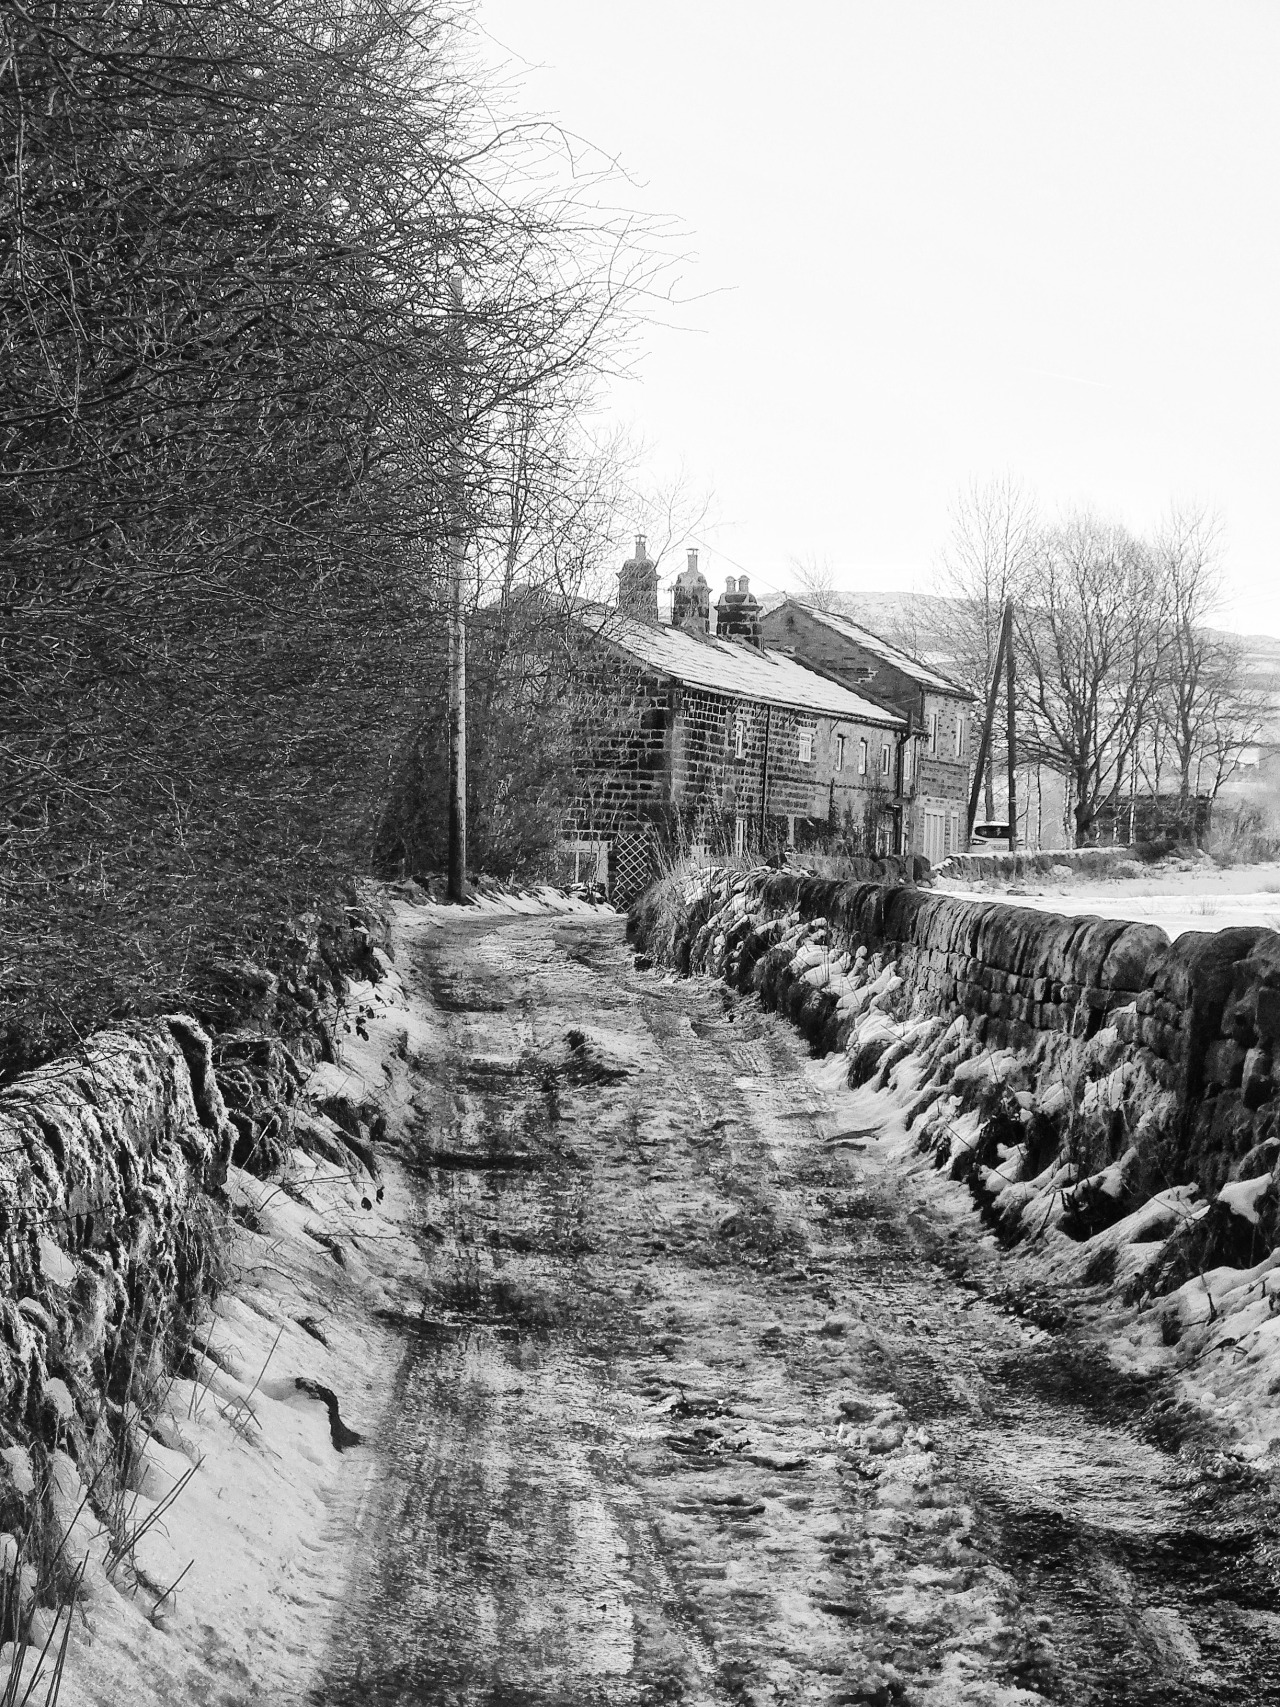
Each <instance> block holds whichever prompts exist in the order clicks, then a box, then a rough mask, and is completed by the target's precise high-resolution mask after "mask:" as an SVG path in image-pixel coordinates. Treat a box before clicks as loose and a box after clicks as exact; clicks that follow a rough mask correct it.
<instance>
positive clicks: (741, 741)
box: [733, 718, 747, 852]
mask: <svg viewBox="0 0 1280 1707" xmlns="http://www.w3.org/2000/svg"><path fill="white" fill-rule="evenodd" d="M733 756H734V758H735V759H745V758H746V756H747V731H746V728H745V727H744V725H743V722H742V719H741V718H739V719H738V721H737V722H736V723H735V724H734V726H733ZM739 852H741V849H739Z"/></svg>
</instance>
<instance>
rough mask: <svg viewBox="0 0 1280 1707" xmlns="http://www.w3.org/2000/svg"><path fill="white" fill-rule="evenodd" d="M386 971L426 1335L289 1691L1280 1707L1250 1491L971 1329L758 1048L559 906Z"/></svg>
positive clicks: (990, 1284)
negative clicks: (337, 1622) (436, 1038)
mask: <svg viewBox="0 0 1280 1707" xmlns="http://www.w3.org/2000/svg"><path fill="white" fill-rule="evenodd" d="M418 971H419V975H420V979H421V983H422V987H423V988H424V990H425V991H426V992H428V993H429V995H430V996H431V997H432V998H433V999H434V1000H435V1002H436V1004H437V1006H438V1007H439V1008H440V1009H442V1010H443V1012H444V1014H445V1016H446V1018H447V1024H448V1028H449V1036H450V1043H451V1049H452V1051H453V1060H452V1063H451V1070H450V1071H448V1072H446V1073H442V1072H440V1071H439V1069H438V1067H437V1068H436V1069H435V1070H433V1071H432V1072H431V1073H430V1074H429V1075H428V1074H427V1073H425V1072H424V1075H423V1088H422V1097H421V1101H422V1118H421V1121H420V1126H419V1131H418V1133H417V1135H416V1137H415V1141H414V1145H413V1149H412V1152H411V1153H410V1154H408V1155H406V1156H405V1157H404V1158H403V1160H404V1161H405V1162H406V1163H408V1164H409V1165H410V1166H411V1168H412V1170H413V1172H414V1177H415V1180H416V1182H417V1190H418V1192H419V1195H420V1215H421V1251H422V1275H421V1306H420V1312H419V1314H418V1316H417V1317H407V1318H403V1319H400V1320H399V1321H398V1324H397V1327H398V1331H399V1332H400V1333H401V1334H402V1335H403V1340H404V1356H403V1360H402V1363H401V1368H400V1375H399V1380H398V1384H397V1390H396V1392H395V1394H394V1395H393V1396H392V1399H391V1402H390V1403H389V1404H388V1406H387V1409H386V1413H385V1419H384V1425H383V1429H382V1433H381V1438H380V1440H379V1441H378V1443H377V1448H378V1451H379V1454H380V1465H381V1471H380V1476H379V1480H378V1485H377V1488H376V1491H375V1493H374V1496H373V1497H372V1498H371V1500H370V1501H369V1504H368V1508H367V1516H366V1525H365V1529H364V1531H363V1533H362V1534H361V1536H360V1538H359V1551H360V1559H361V1563H360V1566H359V1569H358V1570H357V1572H356V1574H355V1576H354V1578H353V1583H352V1590H351V1595H350V1598H349V1604H348V1607H347V1611H346V1615H345V1617H344V1619H343V1621H342V1624H341V1627H340V1629H339V1631H338V1633H337V1637H336V1639H335V1643H334V1647H333V1650H332V1653H331V1656H330V1662H329V1665H328V1667H327V1670H328V1674H329V1676H330V1677H331V1679H332V1680H333V1681H332V1683H331V1686H330V1687H329V1689H328V1690H327V1691H326V1692H325V1693H324V1694H323V1695H322V1696H318V1697H316V1699H317V1701H321V1702H323V1703H325V1704H327V1707H348V1704H351V1707H354V1704H355V1703H357V1702H359V1703H367V1704H369V1707H391V1704H400V1703H428V1702H430V1703H433V1704H435V1703H438V1704H441V1707H454V1704H455V1703H456V1704H459V1707H460V1704H463V1703H466V1704H468V1707H471V1704H474V1707H480V1704H485V1707H525V1704H528V1707H533V1704H535V1703H537V1704H539V1707H544V1704H546V1707H550V1704H553V1703H554V1704H557V1707H560V1704H563V1707H596V1704H599V1707H605V1704H608V1707H629V1704H633V1703H634V1704H637V1707H638V1704H641V1703H657V1702H667V1701H670V1702H676V1701H681V1702H688V1703H708V1704H710V1703H729V1702H743V1701H746V1702H751V1703H760V1704H762V1707H763V1704H764V1703H770V1704H772V1703H783V1702H785V1703H827V1702H883V1703H888V1702H892V1701H904V1702H919V1703H926V1702H936V1703H943V1702H982V1703H988V1702H989V1703H1008V1704H1010V1707H1012V1704H1014V1703H1020V1704H1030V1703H1033V1702H1036V1701H1039V1700H1044V1701H1053V1702H1062V1703H1090V1704H1092V1703H1097V1704H1099V1707H1101V1704H1103V1703H1122V1702H1123V1703H1150V1704H1152V1707H1156V1704H1157V1703H1158V1704H1161V1707H1173V1704H1180V1703H1192V1702H1204V1703H1224V1704H1225V1703H1246V1702H1248V1703H1253V1702H1257V1703H1264V1702H1280V1666H1278V1665H1277V1660H1280V1617H1278V1616H1277V1614H1276V1613H1275V1612H1274V1611H1273V1610H1272V1608H1274V1607H1276V1606H1277V1605H1280V1600H1278V1599H1277V1577H1278V1574H1280V1542H1278V1540H1277V1524H1276V1510H1275V1502H1274V1497H1273V1492H1272V1489H1271V1488H1270V1486H1269V1484H1267V1483H1264V1482H1262V1481H1261V1480H1259V1479H1257V1478H1256V1477H1253V1476H1252V1475H1249V1474H1246V1473H1244V1472H1243V1471H1242V1469H1241V1467H1240V1466H1239V1465H1238V1464H1236V1463H1234V1462H1233V1461H1231V1460H1228V1459H1226V1458H1224V1457H1223V1456H1222V1455H1221V1454H1219V1453H1218V1452H1217V1451H1216V1449H1215V1445H1214V1442H1213V1441H1212V1440H1211V1439H1209V1438H1207V1437H1204V1436H1203V1435H1202V1434H1201V1433H1199V1432H1197V1431H1196V1429H1195V1427H1194V1423H1193V1419H1189V1418H1188V1417H1186V1416H1185V1415H1184V1414H1183V1413H1182V1412H1181V1411H1180V1410H1179V1409H1178V1407H1177V1406H1176V1405H1174V1404H1173V1402H1172V1397H1171V1395H1170V1394H1169V1393H1168V1392H1166V1391H1164V1390H1163V1389H1161V1388H1160V1387H1159V1386H1158V1385H1153V1384H1151V1383H1144V1382H1141V1381H1137V1380H1134V1379H1132V1378H1125V1379H1121V1378H1119V1377H1111V1376H1109V1375H1108V1372H1107V1370H1106V1368H1105V1365H1104V1364H1103V1363H1102V1362H1101V1360H1100V1359H1099V1358H1098V1356H1097V1354H1096V1353H1095V1352H1093V1351H1092V1350H1090V1349H1089V1348H1088V1347H1087V1346H1085V1345H1083V1344H1082V1343H1080V1342H1079V1341H1078V1340H1077V1339H1076V1338H1075V1337H1074V1336H1073V1331H1072V1328H1071V1325H1070V1321H1071V1310H1070V1306H1069V1304H1068V1306H1067V1307H1066V1308H1065V1309H1063V1310H1056V1309H1055V1310H1052V1311H1050V1312H1049V1316H1050V1317H1051V1318H1052V1322H1053V1326H1054V1328H1055V1329H1056V1331H1053V1332H1049V1331H1046V1330H1045V1328H1043V1327H1038V1326H1036V1325H1035V1323H1034V1322H1032V1321H1030V1320H1028V1319H1026V1317H1025V1316H1022V1315H1019V1314H1018V1313H1017V1312H1016V1311H1011V1310H1009V1309H1007V1308H1001V1307H1000V1306H999V1305H998V1303H997V1302H996V1301H995V1297H996V1295H997V1294H998V1290H999V1267H998V1264H999V1258H998V1256H997V1255H996V1254H995V1253H994V1251H993V1250H992V1248H991V1246H990V1244H989V1242H988V1243H985V1244H984V1243H982V1242H981V1241H980V1240H979V1238H978V1235H977V1231H976V1228H975V1230H974V1232H973V1233H972V1235H970V1234H969V1233H967V1232H963V1231H962V1232H959V1233H957V1230H956V1229H955V1228H954V1227H952V1228H950V1229H948V1228H944V1227H942V1226H941V1225H939V1224H937V1223H936V1222H935V1221H934V1220H933V1219H931V1217H930V1215H928V1214H926V1213H924V1212H923V1211H922V1210H921V1209H920V1208H919V1206H918V1205H917V1204H916V1203H914V1202H913V1201H912V1199H911V1197H910V1196H909V1195H908V1194H907V1193H906V1191H905V1190H904V1188H902V1187H901V1186H900V1184H899V1183H898V1182H897V1181H896V1180H895V1177H894V1176H893V1175H892V1173H891V1172H889V1171H888V1170H887V1169H886V1168H885V1167H884V1166H883V1165H881V1164H880V1163H878V1161H877V1159H876V1155H875V1149H876V1140H875V1134H874V1132H868V1131H850V1130H847V1129H845V1128H842V1126H841V1124H840V1120H839V1115H838V1110H837V1109H836V1107H835V1106H834V1105H833V1104H832V1103H831V1101H830V1100H829V1099H828V1097H827V1095H826V1094H825V1093H824V1092H823V1091H822V1090H821V1089H820V1088H819V1085H818V1082H817V1079H816V1077H815V1075H814V1073H813V1072H812V1070H811V1069H810V1068H809V1066H808V1064H807V1063H806V1061H805V1058H804V1054H803V1046H802V1045H801V1044H800V1042H799V1040H798V1039H797V1038H795V1037H794V1036H793V1035H792V1034H791V1033H789V1032H788V1030H787V1029H786V1028H785V1026H783V1025H782V1024H781V1023H780V1022H778V1021H777V1020H775V1019H774V1018H772V1017H770V1016H767V1015H764V1014H762V1013H760V1012H759V1011H758V1009H757V1008H755V1007H754V1006H753V1004H752V1003H751V1002H747V1001H743V1000H741V999H739V998H737V997H735V996H732V995H730V994H729V993H727V992H726V991H724V990H722V989H718V988H716V987H715V986H711V985H706V984H691V983H685V984H668V983H664V982H663V981H662V980H661V979H660V978H659V977H658V976H657V975H655V974H653V973H651V972H637V971H635V970H633V968H632V962H631V957H630V955H629V954H628V952H627V950H626V947H625V944H624V943H623V941H622V933H621V924H620V921H612V920H606V919H599V918H595V917H584V918H581V919H578V918H570V919H564V918H561V919H553V918H546V917H537V918H514V919H509V920H505V921H502V922H500V923H495V921H494V920H493V919H487V920H474V919H467V918H466V917H465V916H464V917H461V918H459V919H458V920H456V921H451V922H449V923H447V924H446V925H445V926H443V927H442V929H441V930H440V931H439V932H438V933H437V934H436V935H435V937H434V939H433V945H432V947H431V949H430V951H429V952H428V953H427V954H426V957H425V960H424V964H423V965H422V966H421V967H420V968H419V969H418ZM1045 1319H1046V1316H1045V1314H1044V1313H1043V1312H1042V1314H1041V1316H1040V1320H1041V1321H1044V1320H1045Z"/></svg>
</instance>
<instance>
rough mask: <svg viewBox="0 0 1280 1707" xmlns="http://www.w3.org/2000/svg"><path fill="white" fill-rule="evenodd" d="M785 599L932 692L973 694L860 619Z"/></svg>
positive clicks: (787, 602)
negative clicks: (852, 618)
mask: <svg viewBox="0 0 1280 1707" xmlns="http://www.w3.org/2000/svg"><path fill="white" fill-rule="evenodd" d="M785 603H786V604H789V605H795V606H797V607H798V609H800V610H802V611H803V612H804V613H805V615H806V616H811V617H812V618H813V620H814V621H815V622H820V623H822V624H823V625H824V626H825V627H827V628H829V629H830V630H831V631H832V633H833V634H840V635H843V636H844V638H845V639H846V640H852V641H854V642H855V643H856V644H857V645H859V646H861V647H862V649H863V650H864V651H866V652H870V653H872V654H874V656H875V657H877V658H881V659H883V660H884V662H885V663H886V664H892V665H893V667H894V669H895V670H901V671H902V673H903V675H904V676H908V677H910V679H911V680H912V681H913V682H918V683H919V684H920V686H921V687H922V688H929V689H930V690H931V691H932V692H934V693H953V694H962V695H963V696H964V698H965V699H972V698H973V695H972V694H971V693H970V692H969V690H968V688H962V687H961V686H960V684H959V683H958V682H953V681H951V680H950V679H949V678H948V677H946V676H944V675H942V674H941V673H940V672H939V671H938V670H934V669H931V668H930V666H929V665H928V664H922V663H921V662H920V660H919V658H913V657H912V656H911V654H910V653H909V652H903V651H902V650H901V649H900V648H899V647H897V646H891V645H890V644H889V642H888V641H887V640H882V639H881V638H880V636H879V635H878V634H873V633H872V631H871V630H870V629H869V628H864V627H863V626H862V624H861V623H860V622H852V621H850V619H849V618H848V617H847V616H837V615H836V614H835V612H834V611H829V610H819V609H818V608H817V606H816V605H807V604H805V602H804V600H803V599H787V600H786V601H785ZM777 608H781V607H777Z"/></svg>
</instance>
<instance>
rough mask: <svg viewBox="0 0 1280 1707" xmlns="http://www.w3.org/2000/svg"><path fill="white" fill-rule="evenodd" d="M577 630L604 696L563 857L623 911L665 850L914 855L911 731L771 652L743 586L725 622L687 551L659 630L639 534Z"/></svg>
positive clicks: (724, 604)
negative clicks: (831, 841)
mask: <svg viewBox="0 0 1280 1707" xmlns="http://www.w3.org/2000/svg"><path fill="white" fill-rule="evenodd" d="M579 622H580V623H582V624H584V625H587V626H589V628H590V629H591V637H592V647H593V650H594V652H595V653H596V655H597V667H596V669H595V670H594V672H593V680H594V683H595V689H596V691H595V693H594V694H593V695H592V696H591V698H592V705H591V714H590V716H589V718H584V720H583V737H582V751H581V756H580V758H579V760H578V766H577V793H576V796H575V799H574V801H573V804H572V807H571V809H570V811H569V813H568V816H567V818H566V820H565V824H564V841H563V843H562V847H563V848H564V849H565V851H566V852H568V853H570V854H572V855H573V856H574V859H575V864H576V867H577V871H578V874H579V875H580V876H582V877H587V878H592V879H594V880H595V881H598V882H601V883H605V884H607V886H608V888H609V891H610V893H611V895H612V896H613V897H614V899H615V900H617V901H620V902H624V903H625V902H626V901H627V900H629V899H630V898H631V896H632V895H634V894H636V893H638V891H639V890H640V889H641V888H642V887H643V886H644V885H645V883H647V882H648V881H649V879H650V877H651V876H652V874H653V870H654V866H655V861H656V859H657V857H658V853H659V849H660V848H662V847H667V848H673V847H691V848H699V847H702V848H705V849H707V850H708V851H728V852H737V853H744V852H747V851H748V850H752V851H765V852H772V851H776V850H778V849H781V848H783V847H787V846H804V845H806V844H807V843H809V842H811V841H815V840H818V839H820V838H825V837H826V836H828V835H829V834H830V833H831V832H832V831H833V830H840V831H843V832H845V833H846V834H849V835H851V837H852V838H853V839H854V840H856V842H857V843H858V845H860V846H863V847H870V848H871V850H872V851H878V852H881V853H897V852H900V851H901V850H902V846H903V840H902V838H903V812H902V785H903V778H902V764H903V745H904V738H905V736H906V732H907V721H906V719H905V718H904V717H902V716H901V715H899V713H898V712H896V711H895V710H893V709H892V708H891V707H889V706H887V705H886V704H884V703H879V702H876V701H874V700H872V699H871V698H869V697H867V696H866V695H863V694H861V693H859V692H857V691H855V690H854V689H853V688H851V687H848V686H845V685H843V684H842V683H840V682H837V681H834V680H832V679H831V678H830V677H829V676H828V675H824V674H822V673H821V672H819V671H817V670H814V669H811V668H809V667H808V666H807V665H806V664H805V663H803V662H800V661H799V660H797V659H796V658H794V657H790V656H788V655H786V654H785V653H783V652H781V651H778V650H776V649H774V648H771V647H769V646H768V645H766V644H765V640H764V636H763V634H762V630H761V611H760V605H759V602H758V601H757V599H756V598H755V596H754V595H753V594H752V592H751V590H750V587H749V585H748V581H747V577H746V576H745V575H744V576H743V577H742V578H741V579H740V580H738V579H735V578H734V577H730V578H729V580H728V583H727V585H726V589H725V591H724V593H722V594H721V596H720V598H719V600H718V601H717V603H716V605H715V607H714V610H713V608H712V604H711V594H710V589H709V587H708V585H707V582H706V579H705V577H704V576H703V575H702V573H701V572H700V571H699V569H698V563H697V553H696V552H695V551H691V552H690V553H689V561H688V565H687V567H686V568H685V569H683V570H682V571H681V573H680V575H679V576H678V578H677V580H676V584H675V588H674V591H673V595H672V611H671V621H670V622H669V623H666V622H662V621H660V620H659V615H658V575H657V569H656V567H655V565H654V563H653V562H652V560H651V559H650V558H649V556H648V553H647V551H646V550H645V542H644V539H643V537H641V538H639V539H637V541H636V550H635V555H634V556H633V557H631V558H629V559H628V560H627V562H626V563H625V564H624V565H623V567H622V571H621V574H620V576H619V592H618V607H617V609H616V611H600V610H596V611H594V612H586V611H584V612H582V613H580V615H579Z"/></svg>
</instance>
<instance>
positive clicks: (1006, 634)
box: [965, 599, 1013, 842]
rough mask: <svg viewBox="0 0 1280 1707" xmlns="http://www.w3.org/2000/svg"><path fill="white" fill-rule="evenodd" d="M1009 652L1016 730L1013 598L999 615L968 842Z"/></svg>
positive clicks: (975, 769) (975, 767)
mask: <svg viewBox="0 0 1280 1707" xmlns="http://www.w3.org/2000/svg"><path fill="white" fill-rule="evenodd" d="M1006 655H1007V656H1008V666H1007V679H1008V683H1009V728H1010V732H1011V733H1012V732H1013V600H1012V599H1006V600H1005V607H1004V615H1003V616H1002V617H1001V619H1000V638H999V640H998V641H997V642H996V662H995V668H994V669H993V670H992V672H991V680H990V682H989V683H988V684H987V704H986V710H985V712H984V714H983V718H982V735H981V738H980V739H979V741H978V751H977V752H976V753H975V754H974V759H973V784H972V786H971V787H970V789H969V817H968V832H967V835H966V838H965V840H966V842H971V841H972V840H973V826H974V822H975V820H976V819H977V816H978V796H979V795H980V794H981V793H982V785H983V779H984V777H985V776H986V771H987V754H988V752H990V750H991V731H992V728H993V727H994V725H995V720H996V702H997V700H998V699H999V697H1000V677H1001V674H1002V673H1003V672H1005V669H1006V664H1005V659H1006ZM1009 786H1010V788H1011V789H1012V786H1013V763H1012V760H1010V765H1009Z"/></svg>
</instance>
